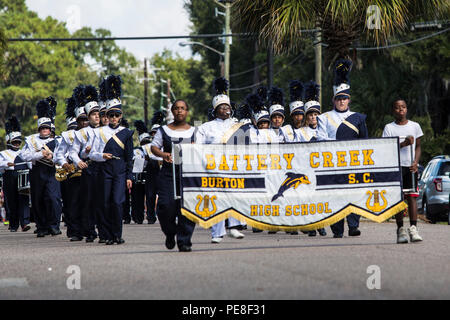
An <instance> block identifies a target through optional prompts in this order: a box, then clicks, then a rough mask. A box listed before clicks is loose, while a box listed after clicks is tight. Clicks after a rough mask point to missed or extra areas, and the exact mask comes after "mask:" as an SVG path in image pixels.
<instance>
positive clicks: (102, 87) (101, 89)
mask: <svg viewBox="0 0 450 320" xmlns="http://www.w3.org/2000/svg"><path fill="white" fill-rule="evenodd" d="M106 100H107V99H106V79H104V78H102V80H101V81H100V83H99V85H98V106H99V112H100V114H102V113H104V112H106Z"/></svg>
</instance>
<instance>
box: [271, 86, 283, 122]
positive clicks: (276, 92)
mask: <svg viewBox="0 0 450 320" xmlns="http://www.w3.org/2000/svg"><path fill="white" fill-rule="evenodd" d="M269 105H270V107H269V115H270V118H272V116H273V115H276V114H278V115H281V116H282V117H283V119H284V118H285V116H284V106H283V105H284V98H283V91H282V90H281V89H280V88H277V87H272V88H271V89H270V91H269Z"/></svg>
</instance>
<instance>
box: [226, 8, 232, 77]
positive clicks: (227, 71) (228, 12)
mask: <svg viewBox="0 0 450 320" xmlns="http://www.w3.org/2000/svg"><path fill="white" fill-rule="evenodd" d="M230 14H231V3H230V2H228V1H227V2H226V3H225V34H230V33H231V29H230ZM225 79H227V80H229V79H230V37H225Z"/></svg>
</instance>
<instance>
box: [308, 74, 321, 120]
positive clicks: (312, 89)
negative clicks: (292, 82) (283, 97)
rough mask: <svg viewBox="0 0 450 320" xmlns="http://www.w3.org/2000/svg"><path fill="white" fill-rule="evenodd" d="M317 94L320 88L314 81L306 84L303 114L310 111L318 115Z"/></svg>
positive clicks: (318, 103)
mask: <svg viewBox="0 0 450 320" xmlns="http://www.w3.org/2000/svg"><path fill="white" fill-rule="evenodd" d="M319 93H320V86H319V85H318V84H317V83H315V82H314V81H310V82H308V83H307V84H306V88H305V101H306V103H305V114H307V113H308V112H312V111H316V112H318V113H320V102H319Z"/></svg>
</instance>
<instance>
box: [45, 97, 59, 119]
mask: <svg viewBox="0 0 450 320" xmlns="http://www.w3.org/2000/svg"><path fill="white" fill-rule="evenodd" d="M45 100H46V101H47V102H48V105H49V106H50V108H49V114H50V119H52V121H53V120H55V117H56V106H57V105H58V103H57V102H56V100H55V98H53V97H52V96H49V97H47V98H45Z"/></svg>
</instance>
